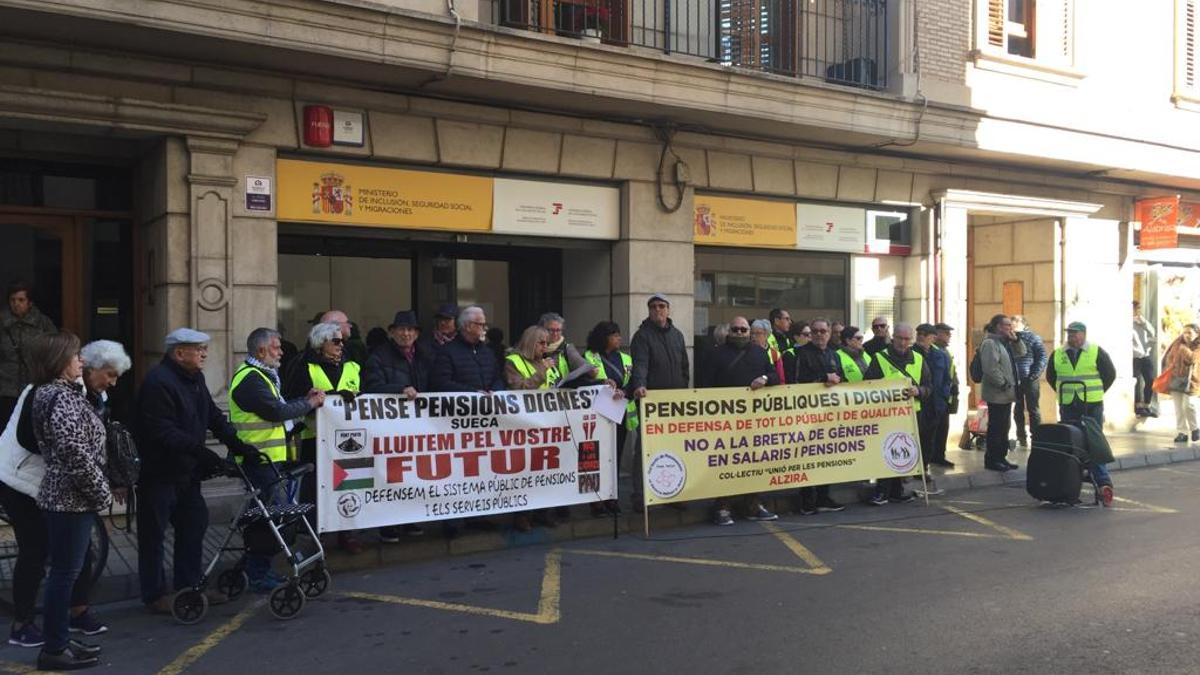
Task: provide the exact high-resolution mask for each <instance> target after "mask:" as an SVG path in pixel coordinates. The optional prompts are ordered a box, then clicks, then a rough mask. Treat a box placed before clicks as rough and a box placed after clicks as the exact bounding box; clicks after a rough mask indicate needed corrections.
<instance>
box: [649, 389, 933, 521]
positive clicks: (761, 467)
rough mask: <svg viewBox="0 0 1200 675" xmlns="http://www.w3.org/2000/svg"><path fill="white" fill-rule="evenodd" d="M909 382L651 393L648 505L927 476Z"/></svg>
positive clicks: (684, 390) (681, 390) (683, 390)
mask: <svg viewBox="0 0 1200 675" xmlns="http://www.w3.org/2000/svg"><path fill="white" fill-rule="evenodd" d="M904 387H905V382H904V381H897V380H879V381H874V382H858V383H855V384H840V385H837V386H835V387H826V386H825V385H822V384H792V385H786V386H781V387H764V388H762V389H759V390H758V391H750V390H749V389H744V388H722V389H703V390H696V389H692V390H689V389H675V390H661V391H651V392H649V393H648V394H647V395H646V397H645V398H644V399H642V417H641V419H642V426H641V429H642V438H641V440H642V466H643V468H644V472H643V480H644V483H645V484H644V487H645V496H646V503H647V504H667V503H670V502H683V501H689V500H693V499H711V498H715V497H729V496H733V495H740V494H750V493H758V492H770V491H772V490H785V489H789V488H800V487H810V486H813V485H827V484H831V483H848V482H853V481H861V480H868V479H871V478H896V477H898V476H912V475H917V474H920V472H921V452H920V442H919V440H918V435H917V416H916V412H915V411H914V409H913V405H912V401H911V400H910V399H908V398H906V395H905V393H904Z"/></svg>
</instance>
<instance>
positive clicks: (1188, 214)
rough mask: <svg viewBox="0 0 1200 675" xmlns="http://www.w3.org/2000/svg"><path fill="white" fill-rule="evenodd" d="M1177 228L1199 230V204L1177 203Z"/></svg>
mask: <svg viewBox="0 0 1200 675" xmlns="http://www.w3.org/2000/svg"><path fill="white" fill-rule="evenodd" d="M1179 226H1180V227H1184V228H1187V229H1189V230H1200V202H1180V203H1179Z"/></svg>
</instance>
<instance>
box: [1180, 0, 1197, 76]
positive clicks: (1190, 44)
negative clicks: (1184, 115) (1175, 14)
mask: <svg viewBox="0 0 1200 675" xmlns="http://www.w3.org/2000/svg"><path fill="white" fill-rule="evenodd" d="M1182 58H1183V86H1184V87H1186V88H1187V89H1189V90H1190V91H1196V0H1184V2H1183V54H1182Z"/></svg>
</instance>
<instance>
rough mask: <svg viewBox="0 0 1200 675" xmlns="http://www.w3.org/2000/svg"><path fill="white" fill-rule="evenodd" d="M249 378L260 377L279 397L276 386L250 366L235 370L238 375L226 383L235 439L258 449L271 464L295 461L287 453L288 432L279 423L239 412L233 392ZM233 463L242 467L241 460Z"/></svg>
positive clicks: (243, 365)
mask: <svg viewBox="0 0 1200 675" xmlns="http://www.w3.org/2000/svg"><path fill="white" fill-rule="evenodd" d="M251 376H257V377H261V378H262V379H263V381H264V382H266V383H267V388H268V389H270V390H271V394H272V395H274V396H275V397H278V396H279V390H278V389H276V388H275V383H274V382H272V381H271V378H269V377H267V374H266V373H264V372H263V371H261V370H259V369H258V368H255V367H254V366H252V365H250V364H242V367H241V368H238V370H237V372H235V373H234V374H233V380H232V381H231V382H230V383H229V421H230V422H231V423H232V424H233V428H234V429H235V430H237V436H238V439H240V440H241V441H242V442H244V443H246V444H248V445H252V446H254V447H255V448H258V451H259V452H261V453H263V454H265V455H266V456H268V457H270V458H271V461H272V462H283V461H287V460H288V459H294V458H293V457H290V454H291V453H289V452H288V447H287V430H286V429H285V428H284V426H283V423H282V422H270V421H268V420H265V419H263V418H262V417H259V416H258V415H255V414H254V413H252V412H249V411H247V410H242V409H241V408H240V407H238V404H237V401H236V400H234V396H233V392H234V391H235V390H237V388H238V385H240V384H241V383H242V382H243V381H244V380H245V379H246V378H247V377H251ZM235 461H237V463H238V464H241V463H242V458H241V457H236V458H235Z"/></svg>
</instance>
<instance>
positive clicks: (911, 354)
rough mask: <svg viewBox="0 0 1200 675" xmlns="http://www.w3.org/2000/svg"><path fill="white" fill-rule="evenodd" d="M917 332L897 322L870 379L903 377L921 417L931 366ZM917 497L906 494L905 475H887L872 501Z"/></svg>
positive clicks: (877, 355) (875, 503)
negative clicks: (918, 345)
mask: <svg viewBox="0 0 1200 675" xmlns="http://www.w3.org/2000/svg"><path fill="white" fill-rule="evenodd" d="M915 340H916V332H915V331H914V330H913V327H912V326H910V325H909V324H906V323H901V324H897V325H896V327H895V329H893V331H892V338H891V340H890V342H889V344H888V346H887V347H886V348H885V349H883V350H881V351H878V352H875V354H874V358H875V360H874V362H873V363H872V364H871V367H869V368H867V372H866V375H865V379H867V380H903V381H905V382H906V383H907V387H906V388H905V391H906V392H907V393H908V395H909V396H910V397H912V399H913V407H914V408H915V409H916V412H917V416H918V417H920V413H921V401H922V400H924V399H927V398H929V382H930V379H931V378H930V375H929V367H928V366H927V365H926V364H925V359H924V358H923V357H922V356H921V355H920V354H918V353H917V352H916V351H914V350H913V343H914V342H915ZM914 499H916V496H914V495H913V494H912V493H911V492H909V493H907V494H905V492H904V479H903V478H886V479H883V480H880V481H878V482H877V483H876V484H875V494H874V495H873V496H872V497H871V500H870V502H869V503H870V504H871V505H873V506H883V505H884V504H887V503H888V502H892V503H904V502H911V501H913V500H914Z"/></svg>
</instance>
